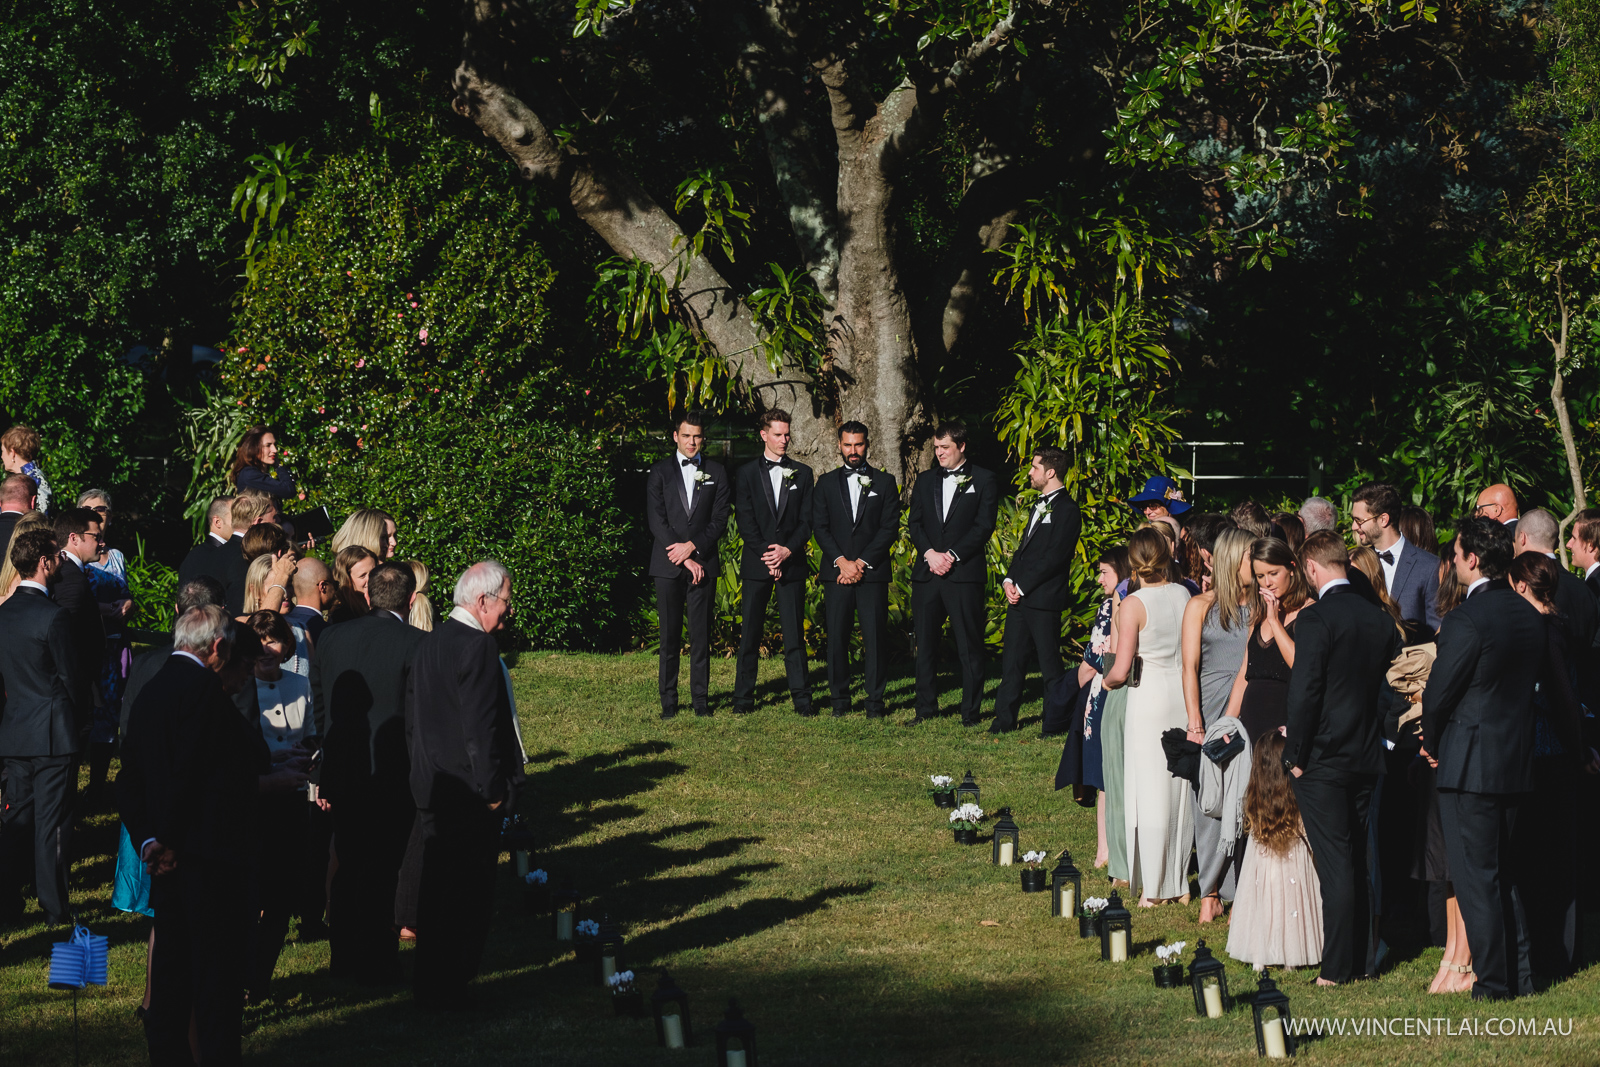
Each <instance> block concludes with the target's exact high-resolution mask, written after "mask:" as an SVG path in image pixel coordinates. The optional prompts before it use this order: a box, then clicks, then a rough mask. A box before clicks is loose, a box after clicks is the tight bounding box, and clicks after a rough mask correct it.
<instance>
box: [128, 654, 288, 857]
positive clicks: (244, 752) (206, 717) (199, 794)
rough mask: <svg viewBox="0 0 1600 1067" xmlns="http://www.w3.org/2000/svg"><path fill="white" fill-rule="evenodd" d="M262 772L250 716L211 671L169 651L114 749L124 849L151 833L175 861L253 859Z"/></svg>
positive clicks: (265, 763) (266, 767)
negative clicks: (118, 760)
mask: <svg viewBox="0 0 1600 1067" xmlns="http://www.w3.org/2000/svg"><path fill="white" fill-rule="evenodd" d="M271 770H272V757H271V755H270V754H269V752H268V750H267V743H266V741H265V740H264V739H263V738H262V736H261V724H260V718H259V716H258V717H257V718H256V719H255V720H254V721H251V720H247V719H246V718H244V717H243V716H241V715H240V714H239V712H238V711H237V710H236V709H235V707H234V704H233V700H232V699H231V698H230V697H229V696H228V695H227V694H226V693H225V692H223V690H222V682H221V680H220V679H218V677H217V675H216V673H215V672H213V671H210V670H207V669H206V668H205V667H202V666H200V665H199V664H198V663H196V662H195V661H194V660H192V659H190V658H188V657H187V656H179V655H171V656H168V657H167V662H166V663H165V664H164V665H163V666H162V668H161V669H160V670H159V671H157V672H156V675H155V677H154V678H152V679H150V681H149V682H148V683H147V684H146V685H145V686H144V688H143V689H142V690H141V691H140V693H139V699H138V700H137V701H136V702H135V703H134V706H133V711H132V713H131V714H130V715H129V717H128V737H127V739H126V741H125V742H124V744H123V746H122V771H121V773H119V774H118V775H117V788H118V791H119V793H120V794H121V807H122V821H123V823H124V824H126V825H127V827H128V836H129V837H131V838H132V839H133V847H134V848H139V847H140V846H141V845H142V844H143V843H144V842H145V841H146V840H147V839H149V838H152V837H153V838H155V839H157V840H158V841H160V842H161V843H162V844H163V845H165V846H167V847H168V848H170V849H172V850H173V851H174V852H175V853H177V855H178V862H179V863H180V864H181V863H184V862H189V861H193V860H196V859H202V860H218V861H230V862H234V863H239V862H245V861H248V860H250V859H252V857H253V856H254V855H255V851H256V846H257V840H256V834H255V825H254V824H255V810H256V778H257V776H258V775H262V774H268V773H270V772H271Z"/></svg>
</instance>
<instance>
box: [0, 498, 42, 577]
mask: <svg viewBox="0 0 1600 1067" xmlns="http://www.w3.org/2000/svg"><path fill="white" fill-rule="evenodd" d="M53 528H54V527H53V526H52V524H51V522H50V517H49V516H48V515H46V514H45V513H44V512H42V511H30V512H28V513H27V514H26V515H24V516H22V518H20V519H18V520H17V525H16V526H14V527H13V528H12V530H11V540H9V541H7V542H6V559H5V563H4V564H0V596H5V595H6V593H7V592H9V591H10V589H11V586H12V584H13V583H14V582H16V580H17V578H18V577H19V575H18V574H17V568H15V567H13V566H12V565H11V546H12V545H14V544H16V543H17V538H18V537H19V536H21V535H22V534H25V533H27V532H28V531H29V530H49V529H53Z"/></svg>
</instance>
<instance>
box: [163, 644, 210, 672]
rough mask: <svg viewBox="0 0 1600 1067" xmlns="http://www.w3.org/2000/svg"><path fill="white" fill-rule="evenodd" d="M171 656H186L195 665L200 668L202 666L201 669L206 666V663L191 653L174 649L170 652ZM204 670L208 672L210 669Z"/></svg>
mask: <svg viewBox="0 0 1600 1067" xmlns="http://www.w3.org/2000/svg"><path fill="white" fill-rule="evenodd" d="M172 654H173V655H174V656H187V657H188V658H189V659H192V660H194V661H195V662H196V663H198V664H200V666H202V667H205V666H206V661H205V660H203V659H201V658H200V657H199V656H197V655H195V654H194V653H193V652H185V651H184V650H183V649H181V648H175V649H173V650H172ZM206 669H207V670H210V669H211V668H209V667H206Z"/></svg>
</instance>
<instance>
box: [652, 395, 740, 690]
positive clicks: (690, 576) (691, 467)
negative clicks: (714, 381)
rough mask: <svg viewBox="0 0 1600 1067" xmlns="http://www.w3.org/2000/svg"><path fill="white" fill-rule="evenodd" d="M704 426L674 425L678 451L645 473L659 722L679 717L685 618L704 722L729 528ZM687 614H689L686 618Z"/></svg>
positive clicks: (723, 483)
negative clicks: (722, 546)
mask: <svg viewBox="0 0 1600 1067" xmlns="http://www.w3.org/2000/svg"><path fill="white" fill-rule="evenodd" d="M706 421H707V420H706V418H705V416H703V415H700V414H698V413H696V412H686V413H685V414H683V415H680V416H679V417H678V425H677V426H676V427H675V428H674V429H673V431H672V440H673V442H674V443H675V444H676V445H677V446H678V447H677V450H676V451H674V452H673V453H672V455H670V456H668V457H667V458H666V459H664V460H662V461H660V462H659V463H657V464H656V465H655V466H653V467H651V468H650V477H649V480H648V481H647V482H646V483H645V512H646V515H647V516H648V518H649V522H650V533H651V536H652V537H653V538H654V544H652V545H651V547H650V577H652V578H654V579H655V583H656V615H657V617H658V618H659V619H660V623H661V653H660V655H661V664H660V673H659V679H658V680H659V685H660V690H661V717H662V718H663V719H670V718H672V717H673V716H674V715H676V714H678V653H679V650H680V649H681V648H682V647H683V620H684V615H685V614H686V613H687V615H688V618H689V699H690V700H692V701H693V702H694V713H695V714H696V715H710V714H711V705H710V698H709V695H708V694H709V690H710V681H711V609H712V607H713V606H714V605H715V604H716V599H717V575H718V574H719V573H721V565H720V564H719V562H718V559H717V542H718V541H721V540H722V532H723V531H724V530H726V529H727V528H728V502H729V501H730V500H731V499H732V497H733V492H732V487H731V486H730V485H729V484H728V472H727V471H725V470H723V469H722V464H720V463H715V462H713V461H711V460H709V459H706V457H705V455H704V453H703V451H702V450H703V449H704V448H705V443H706V429H705V425H706ZM685 609H687V611H686V610H685Z"/></svg>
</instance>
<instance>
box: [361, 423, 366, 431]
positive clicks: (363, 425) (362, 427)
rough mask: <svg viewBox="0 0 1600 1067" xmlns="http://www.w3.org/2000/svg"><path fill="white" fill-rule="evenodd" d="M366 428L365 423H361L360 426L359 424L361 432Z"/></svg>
mask: <svg viewBox="0 0 1600 1067" xmlns="http://www.w3.org/2000/svg"><path fill="white" fill-rule="evenodd" d="M366 428H367V424H366V423H364V422H363V423H362V424H361V429H362V430H363V431H365V430H366Z"/></svg>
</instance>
